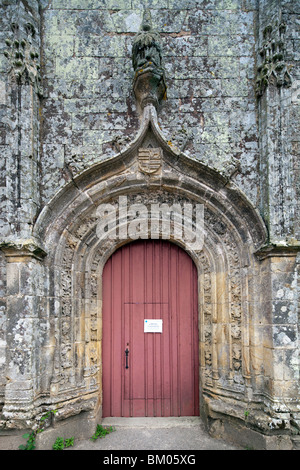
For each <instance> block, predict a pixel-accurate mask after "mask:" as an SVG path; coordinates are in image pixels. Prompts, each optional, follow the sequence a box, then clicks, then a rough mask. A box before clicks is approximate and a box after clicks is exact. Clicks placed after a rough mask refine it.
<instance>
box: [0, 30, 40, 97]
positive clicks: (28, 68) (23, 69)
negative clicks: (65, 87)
mask: <svg viewBox="0 0 300 470" xmlns="http://www.w3.org/2000/svg"><path fill="white" fill-rule="evenodd" d="M11 29H12V32H13V39H12V40H11V39H6V41H5V42H6V45H7V46H8V50H5V51H4V55H5V57H6V58H7V59H8V67H9V70H8V71H9V74H10V76H11V78H12V80H14V81H16V82H17V83H18V84H25V83H30V84H31V85H32V86H33V87H34V89H35V91H36V92H37V94H38V96H39V97H41V96H42V89H41V74H40V66H39V54H38V52H37V50H36V48H35V47H34V46H33V44H32V42H33V41H32V40H33V38H34V37H35V29H34V26H33V25H32V24H31V23H27V24H26V25H25V26H24V30H25V32H26V34H27V37H26V36H24V37H21V38H20V31H19V25H18V24H16V23H12V25H11Z"/></svg>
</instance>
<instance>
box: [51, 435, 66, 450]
mask: <svg viewBox="0 0 300 470" xmlns="http://www.w3.org/2000/svg"><path fill="white" fill-rule="evenodd" d="M64 447H65V446H64V440H63V438H62V437H57V438H56V441H55V442H54V444H53V446H52V449H54V450H63V449H64Z"/></svg>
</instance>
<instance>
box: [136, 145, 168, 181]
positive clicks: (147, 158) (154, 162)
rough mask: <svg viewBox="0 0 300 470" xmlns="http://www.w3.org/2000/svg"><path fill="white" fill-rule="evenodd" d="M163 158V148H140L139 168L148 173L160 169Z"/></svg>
mask: <svg viewBox="0 0 300 470" xmlns="http://www.w3.org/2000/svg"><path fill="white" fill-rule="evenodd" d="M161 159H162V149H161V148H140V149H139V151H138V161H139V169H140V171H142V172H143V173H146V174H148V175H150V174H152V173H156V172H157V171H158V170H159V169H160V167H161Z"/></svg>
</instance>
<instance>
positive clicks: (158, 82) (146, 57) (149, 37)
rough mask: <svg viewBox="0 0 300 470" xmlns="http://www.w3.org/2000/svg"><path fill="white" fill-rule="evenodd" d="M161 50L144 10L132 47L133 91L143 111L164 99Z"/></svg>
mask: <svg viewBox="0 0 300 470" xmlns="http://www.w3.org/2000/svg"><path fill="white" fill-rule="evenodd" d="M161 52H162V48H161V44H160V36H159V34H158V33H157V32H156V31H155V30H154V29H153V28H152V20H151V15H150V11H149V10H145V12H144V16H143V21H142V25H141V30H140V31H139V32H138V34H137V35H136V36H135V38H134V41H133V46H132V64H133V68H134V70H135V77H134V82H133V90H134V94H135V97H136V100H137V102H138V104H139V106H140V108H141V109H142V110H143V109H144V107H145V106H146V105H148V104H152V105H154V106H155V108H157V107H158V105H159V104H160V102H161V101H162V100H163V99H165V98H166V90H167V87H166V83H165V74H164V70H163V67H162V54H161Z"/></svg>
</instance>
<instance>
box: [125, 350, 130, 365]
mask: <svg viewBox="0 0 300 470" xmlns="http://www.w3.org/2000/svg"><path fill="white" fill-rule="evenodd" d="M128 354H129V349H128V348H126V349H125V369H128V368H129V366H128Z"/></svg>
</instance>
